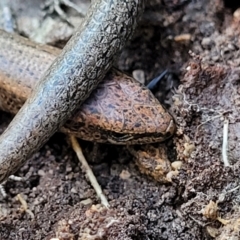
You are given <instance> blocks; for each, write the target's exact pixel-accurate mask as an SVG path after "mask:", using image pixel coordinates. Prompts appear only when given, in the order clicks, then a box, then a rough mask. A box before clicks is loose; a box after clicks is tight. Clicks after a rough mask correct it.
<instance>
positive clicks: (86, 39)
mask: <svg viewBox="0 0 240 240" xmlns="http://www.w3.org/2000/svg"><path fill="white" fill-rule="evenodd" d="M142 9H143V1H141V0H123V1H118V0H111V1H110V0H96V1H94V2H93V4H92V7H91V8H90V10H89V12H88V14H87V16H86V18H85V20H84V21H83V23H82V25H81V26H80V27H79V29H78V30H77V31H76V33H75V34H74V35H73V37H72V38H71V39H70V40H69V42H68V44H67V45H66V46H65V48H64V49H63V51H62V52H61V53H60V55H59V56H58V57H57V59H56V60H55V61H54V62H53V64H52V65H51V67H50V68H49V69H48V70H47V72H46V73H45V74H44V77H43V78H42V79H41V81H40V82H39V83H38V84H37V86H36V88H35V89H34V92H33V93H32V94H31V96H30V97H29V98H28V100H27V101H26V102H25V104H24V106H23V107H22V108H21V110H20V111H19V112H18V114H17V115H16V116H15V118H14V119H13V121H12V122H11V124H10V125H9V127H8V128H7V129H6V131H5V132H4V133H3V134H2V135H1V137H0V182H2V181H4V180H5V179H6V178H7V177H8V176H9V175H11V174H13V173H14V172H16V171H17V170H18V169H19V167H20V166H21V165H22V164H23V163H24V162H25V161H26V160H27V159H28V158H29V157H30V156H31V155H32V154H33V153H34V152H36V151H37V150H38V149H39V148H40V147H41V146H42V145H43V144H44V143H45V142H46V141H47V140H48V139H49V138H50V137H51V136H52V135H53V134H54V132H56V131H57V130H58V129H59V128H60V127H62V126H63V124H64V123H65V122H66V121H67V119H69V118H70V117H71V115H72V114H73V113H74V111H76V109H77V107H79V105H80V104H81V103H83V101H84V100H85V99H86V98H87V97H88V96H89V95H90V93H91V91H92V90H93V89H94V88H95V87H96V86H97V84H98V83H99V82H100V80H102V79H103V77H104V76H105V74H106V73H107V71H108V70H109V68H110V67H111V64H112V62H113V59H114V57H115V55H116V54H117V53H118V51H119V49H121V47H122V46H123V45H124V43H125V42H126V41H127V40H128V39H129V37H130V36H131V35H132V32H133V29H134V28H135V26H136V23H137V20H138V17H139V15H140V13H141V12H142Z"/></svg>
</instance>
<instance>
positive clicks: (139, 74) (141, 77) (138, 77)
mask: <svg viewBox="0 0 240 240" xmlns="http://www.w3.org/2000/svg"><path fill="white" fill-rule="evenodd" d="M132 75H133V78H135V79H136V80H137V81H138V82H140V83H141V84H143V85H145V76H144V71H143V70H141V69H137V70H134V71H133V72H132Z"/></svg>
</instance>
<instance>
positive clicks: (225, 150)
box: [222, 119, 230, 167]
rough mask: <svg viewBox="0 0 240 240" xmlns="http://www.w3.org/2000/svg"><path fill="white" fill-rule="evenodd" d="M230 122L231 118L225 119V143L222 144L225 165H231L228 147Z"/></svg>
mask: <svg viewBox="0 0 240 240" xmlns="http://www.w3.org/2000/svg"><path fill="white" fill-rule="evenodd" d="M228 124H229V120H228V119H225V120H224V124H223V144H222V159H223V163H224V166H225V167H229V166H230V163H229V161H228V155H227V148H228Z"/></svg>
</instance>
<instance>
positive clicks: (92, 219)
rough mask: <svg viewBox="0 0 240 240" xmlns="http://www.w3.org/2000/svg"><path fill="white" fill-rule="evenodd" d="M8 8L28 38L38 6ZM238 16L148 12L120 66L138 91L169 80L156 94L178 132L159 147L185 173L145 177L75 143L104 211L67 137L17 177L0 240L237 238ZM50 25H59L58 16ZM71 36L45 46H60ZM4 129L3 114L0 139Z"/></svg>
mask: <svg viewBox="0 0 240 240" xmlns="http://www.w3.org/2000/svg"><path fill="white" fill-rule="evenodd" d="M75 2H76V3H78V2H80V0H79V1H75ZM85 2H86V1H85ZM11 4H12V5H11V9H12V11H13V13H14V16H15V18H16V19H17V25H18V28H17V29H18V32H19V33H21V34H23V35H26V36H29V35H30V32H32V31H33V29H34V26H35V28H38V27H39V24H40V23H41V21H43V19H44V18H43V14H42V12H43V11H42V10H41V8H40V1H37V0H34V1H29V0H17V1H12V3H11ZM238 7H240V4H239V5H237V4H236V1H226V3H225V2H224V1H221V0H212V1H207V0H202V1H186V0H177V1H173V0H162V1H161V0H151V1H148V3H147V4H146V11H145V13H144V16H143V18H142V20H141V22H140V23H139V27H138V29H137V31H136V33H135V36H134V37H133V39H132V40H131V41H130V42H129V43H128V44H127V46H126V47H125V49H124V50H123V51H122V53H121V55H120V57H119V59H118V61H117V62H116V65H117V66H118V67H119V68H120V69H121V70H124V71H126V72H128V73H132V72H133V71H134V70H142V71H144V75H145V79H146V82H145V84H147V83H148V82H149V80H150V79H152V78H154V77H156V76H158V75H159V74H160V73H162V72H163V71H164V70H166V69H168V71H169V73H168V74H167V75H165V77H164V78H163V79H162V82H161V83H160V85H159V86H157V89H156V90H155V95H156V97H158V98H159V100H160V101H161V102H162V103H163V104H165V106H166V107H167V108H168V109H169V111H170V112H171V113H172V115H173V116H174V118H175V120H176V123H177V127H178V129H177V132H176V134H175V135H174V137H173V138H171V139H170V140H168V141H167V142H165V143H164V144H165V148H166V149H167V151H168V155H169V160H170V161H171V162H173V161H181V162H182V167H181V169H180V170H178V174H176V175H174V176H172V180H171V182H169V183H162V182H157V181H156V180H154V179H153V178H151V177H149V176H147V175H145V174H141V173H140V171H139V170H138V168H137V166H136V165H135V162H134V158H133V157H132V156H131V155H130V154H129V152H128V151H127V148H126V147H122V146H114V145H111V146H110V145H103V144H101V145H98V151H97V153H94V154H93V153H92V152H93V149H96V147H95V145H94V144H93V143H90V142H84V141H81V140H80V141H79V142H80V143H81V146H82V148H83V151H84V154H85V155H86V157H87V159H88V161H89V163H90V166H91V167H92V169H93V171H94V173H95V175H96V177H97V180H98V181H99V183H100V185H101V186H102V188H103V191H104V193H105V194H106V196H107V198H108V200H109V202H110V206H111V207H110V209H105V208H103V207H101V206H100V205H99V200H98V199H97V197H96V194H95V192H94V190H93V188H92V187H91V185H90V183H89V181H88V180H87V179H86V177H85V174H84V172H83V171H82V169H81V166H80V165H79V162H78V160H77V157H76V156H75V153H74V152H73V150H72V149H71V147H70V144H69V141H68V138H67V137H66V136H65V135H64V134H60V133H57V134H55V135H54V136H53V137H52V138H51V139H50V140H49V142H48V143H47V144H46V145H45V146H44V147H43V148H42V149H41V150H40V151H39V152H38V153H36V154H35V155H34V156H33V157H32V158H31V159H30V160H29V161H28V162H27V163H26V164H25V165H24V166H23V167H22V168H21V169H20V170H19V171H18V172H17V173H16V175H17V176H21V177H23V178H24V179H25V180H24V181H14V180H8V181H7V182H6V183H5V184H4V186H5V190H6V193H7V196H6V198H3V197H1V196H0V239H2V240H5V239H9V240H11V239H19V240H20V239H34V240H36V239H52V238H54V239H61V240H63V239H64V240H68V239H69V240H70V239H74V240H75V239H79V240H80V239H109V240H110V239H124V240H125V239H126V240H127V239H129V240H130V239H142V240H145V239H146V240H147V239H164V240H166V239H168V240H170V239H172V240H173V239H179V240H180V239H184V240H187V239H204V240H205V239H221V240H223V239H239V238H240V237H239V231H240V210H239V209H240V208H239V205H240V198H239V196H240V188H239V184H240V181H239V175H240V166H239V165H240V163H239V158H240V141H239V140H240V118H239V113H240V68H239V66H240V50H239V49H240V48H239V47H240V42H239V41H240V40H239V39H240V37H239V35H240V27H239V26H240V10H238ZM64 10H65V11H66V13H67V14H73V16H74V15H76V13H74V11H73V13H72V11H69V10H68V9H67V8H66V9H65V8H64ZM23 16H24V17H23ZM50 16H51V17H53V19H58V21H60V20H59V17H58V16H57V15H56V14H55V13H53V14H51V15H50ZM19 19H20V20H19ZM31 19H32V21H31ZM36 19H38V20H36ZM26 26H28V27H29V28H27V27H26ZM19 29H21V30H19ZM26 29H28V30H26ZM29 29H31V30H29ZM66 32H67V34H66V35H65V36H64V37H62V38H61V40H60V41H57V42H56V41H55V42H51V41H49V42H48V43H51V44H55V45H58V46H59V45H61V44H62V43H63V42H64V40H65V39H67V38H68V34H69V32H70V31H66ZM55 36H56V35H55ZM63 39H64V40H63ZM11 118H12V116H11V115H9V114H6V113H4V112H1V114H0V123H1V125H0V128H1V133H2V131H3V130H4V129H5V128H6V126H7V125H8V123H9V122H10V121H11ZM224 129H225V130H224ZM227 135H228V137H227V149H225V150H224V149H223V148H222V143H223V138H224V137H226V136H227ZM153 146H154V147H155V148H158V147H160V145H159V146H158V145H157V144H155V145H153ZM224 153H225V155H226V156H227V162H226V161H225V163H224V162H223V157H222V155H223V154H224ZM227 165H229V166H227ZM18 194H20V198H19V197H17V195H18ZM21 198H22V199H24V200H25V201H26V203H27V208H26V206H25V207H24V204H23V203H21V201H20V200H19V199H21Z"/></svg>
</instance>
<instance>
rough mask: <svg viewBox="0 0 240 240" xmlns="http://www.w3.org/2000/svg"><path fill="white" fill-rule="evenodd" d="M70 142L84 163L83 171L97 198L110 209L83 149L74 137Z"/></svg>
mask: <svg viewBox="0 0 240 240" xmlns="http://www.w3.org/2000/svg"><path fill="white" fill-rule="evenodd" d="M70 140H71V143H72V148H73V150H74V151H75V152H76V154H77V156H78V159H79V161H80V162H81V163H82V166H83V169H84V170H85V172H86V174H87V176H88V178H89V181H90V182H91V185H92V187H93V188H94V189H95V191H96V193H97V196H98V197H99V198H100V199H101V203H102V205H103V206H105V207H107V208H108V207H109V206H110V205H109V203H108V200H107V198H106V197H105V195H104V194H103V191H102V188H101V186H100V185H99V184H98V182H97V179H96V177H95V176H94V174H93V172H92V169H91V168H90V166H89V165H88V163H87V161H86V159H85V157H84V156H83V153H82V149H81V147H80V145H79V144H78V141H77V139H76V138H75V137H74V136H72V135H70Z"/></svg>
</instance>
